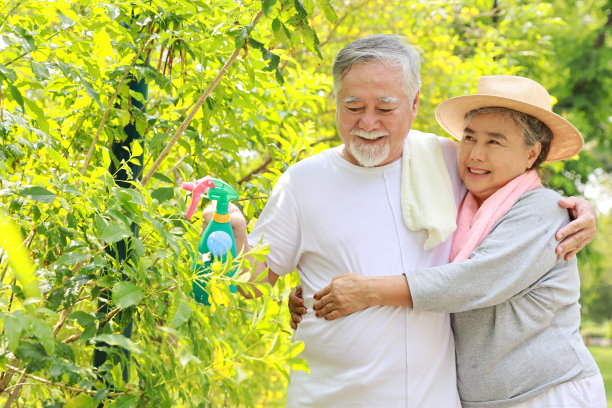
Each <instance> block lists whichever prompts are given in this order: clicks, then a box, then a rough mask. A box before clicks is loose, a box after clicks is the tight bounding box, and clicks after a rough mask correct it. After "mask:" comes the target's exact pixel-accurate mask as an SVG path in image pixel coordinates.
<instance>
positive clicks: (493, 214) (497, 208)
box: [450, 170, 542, 262]
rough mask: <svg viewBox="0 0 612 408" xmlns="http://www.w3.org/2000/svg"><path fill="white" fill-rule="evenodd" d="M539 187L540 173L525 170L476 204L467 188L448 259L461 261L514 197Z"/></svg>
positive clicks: (487, 232)
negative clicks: (479, 203)
mask: <svg viewBox="0 0 612 408" xmlns="http://www.w3.org/2000/svg"><path fill="white" fill-rule="evenodd" d="M540 187H542V181H541V180H540V176H538V173H536V171H535V170H529V171H527V172H525V173H523V174H521V175H520V176H518V177H516V178H514V179H513V180H511V181H510V182H508V183H507V184H506V185H505V186H503V187H502V188H500V189H499V190H497V191H496V192H495V193H493V195H491V196H490V197H489V198H487V199H486V200H485V201H484V202H483V203H482V205H481V206H480V207H478V203H477V202H476V197H474V195H473V194H472V193H470V192H469V191H468V193H467V195H466V196H465V198H464V199H463V202H462V203H461V207H460V208H459V214H458V215H457V231H455V237H454V238H453V244H452V246H451V252H450V261H451V262H461V261H464V260H466V259H467V258H469V257H470V255H471V254H472V251H473V250H474V249H476V248H477V247H478V245H480V243H481V242H482V241H483V240H484V239H485V237H486V236H487V235H488V234H489V232H490V231H491V228H493V226H494V225H495V223H496V222H497V221H499V220H500V218H501V217H503V216H504V214H506V213H507V212H508V210H510V208H511V207H512V206H513V205H514V203H516V200H518V199H519V197H520V196H521V195H523V194H524V193H526V192H527V191H531V190H535V189H536V188H540Z"/></svg>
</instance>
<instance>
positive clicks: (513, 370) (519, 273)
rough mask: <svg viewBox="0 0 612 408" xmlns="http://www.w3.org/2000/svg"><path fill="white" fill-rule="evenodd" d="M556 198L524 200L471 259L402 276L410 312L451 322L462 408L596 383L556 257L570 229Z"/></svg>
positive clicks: (573, 275)
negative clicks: (562, 232) (563, 232)
mask: <svg viewBox="0 0 612 408" xmlns="http://www.w3.org/2000/svg"><path fill="white" fill-rule="evenodd" d="M560 198H561V197H560V196H559V195H558V194H557V193H555V192H553V191H552V190H548V189H545V188H540V189H537V190H533V191H530V192H528V193H525V194H523V195H522V196H521V197H520V198H519V200H518V201H517V202H516V203H515V204H514V206H513V207H512V208H511V209H510V210H509V211H508V212H507V213H506V214H505V215H504V216H503V217H502V218H501V219H500V220H499V222H497V224H495V226H494V227H493V229H492V230H491V231H490V233H489V234H488V235H487V237H486V238H485V239H484V241H483V242H482V243H481V244H480V246H479V247H478V248H477V249H475V250H474V252H473V253H472V255H471V257H470V259H467V260H465V261H463V262H459V263H450V264H447V265H442V266H438V267H433V268H428V269H424V270H419V271H414V272H410V273H408V274H407V275H406V277H407V279H408V283H409V285H410V291H411V294H412V300H413V303H414V309H415V310H429V311H436V312H452V313H453V314H452V315H451V322H452V325H453V332H454V336H455V347H456V360H457V386H458V388H459V395H460V396H461V401H462V404H463V406H464V407H468V408H472V407H474V408H476V407H488V408H497V407H509V406H512V405H515V404H518V403H521V402H524V401H527V400H529V399H531V398H534V397H536V396H537V395H538V394H541V393H542V392H544V391H546V390H547V389H549V388H550V387H553V386H555V385H557V384H560V383H563V382H566V381H570V380H576V379H580V378H585V377H589V376H592V375H595V374H597V373H599V369H598V367H597V365H596V363H595V361H594V360H593V357H592V356H591V354H590V353H589V351H588V350H587V348H586V346H585V345H584V343H583V341H582V338H581V337H580V333H579V332H578V328H579V326H580V305H579V303H578V298H579V296H580V278H579V276H578V267H577V263H576V258H575V257H574V258H573V259H572V260H570V261H569V262H565V261H563V260H558V259H557V256H556V254H555V248H556V246H557V244H558V241H557V240H556V239H555V233H556V232H557V231H558V230H559V229H560V228H561V227H562V226H564V225H565V224H567V223H568V222H569V216H568V213H567V210H565V209H563V208H561V207H559V205H558V204H557V203H558V201H559V199H560ZM414 335H415V336H418V333H414Z"/></svg>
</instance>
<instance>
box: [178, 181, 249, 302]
mask: <svg viewBox="0 0 612 408" xmlns="http://www.w3.org/2000/svg"><path fill="white" fill-rule="evenodd" d="M202 180H204V179H202ZM212 181H213V183H214V187H213V188H211V189H210V190H208V198H209V199H211V200H216V201H217V207H216V209H215V211H214V213H213V217H212V219H211V220H210V223H209V224H208V226H207V227H206V230H204V233H203V234H202V238H201V239H200V243H199V245H198V253H199V255H198V256H197V257H196V259H194V262H193V269H194V270H195V271H197V273H198V278H196V280H194V282H193V285H192V295H193V297H194V299H195V300H197V301H198V302H200V303H202V304H204V305H210V302H209V300H208V293H207V292H206V289H205V288H206V284H207V281H208V277H206V276H205V275H206V274H208V273H210V271H209V267H210V265H211V264H212V263H213V261H214V260H215V259H219V260H220V261H221V262H226V261H227V252H228V251H229V253H231V255H232V259H234V258H235V257H236V240H235V238H234V232H233V231H232V226H231V224H230V216H229V202H230V201H231V200H235V199H237V198H238V193H236V191H235V190H234V189H233V188H232V187H231V186H230V185H229V184H227V183H225V182H224V181H221V180H219V179H214V178H213V179H212ZM186 189H187V188H186ZM194 199H196V198H195V197H194ZM205 254H210V256H209V257H208V260H207V261H205V262H204V263H200V262H199V260H200V259H202V256H203V255H205ZM235 271H236V270H235V268H233V269H231V271H230V272H229V276H233V275H234V273H235ZM230 292H232V293H236V285H231V286H230Z"/></svg>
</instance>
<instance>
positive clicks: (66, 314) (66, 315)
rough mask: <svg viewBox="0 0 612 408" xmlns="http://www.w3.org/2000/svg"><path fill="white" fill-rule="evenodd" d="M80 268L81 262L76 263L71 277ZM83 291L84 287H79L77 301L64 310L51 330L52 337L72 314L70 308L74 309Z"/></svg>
mask: <svg viewBox="0 0 612 408" xmlns="http://www.w3.org/2000/svg"><path fill="white" fill-rule="evenodd" d="M81 266H83V262H77V264H76V265H74V268H72V275H74V274H75V273H76V271H77V270H79V269H80V268H81ZM83 289H84V287H83V286H81V289H79V294H78V295H77V299H76V300H75V301H74V303H72V304H71V305H70V307H69V308H67V309H66V310H64V313H62V317H61V318H60V320H59V321H58V322H57V324H56V325H55V327H54V328H53V335H54V336H57V333H58V332H59V331H60V329H61V328H62V326H63V325H64V323H65V322H66V319H67V318H68V315H69V314H70V312H72V308H74V306H75V305H76V304H77V302H78V301H79V298H80V297H81V294H82V293H83Z"/></svg>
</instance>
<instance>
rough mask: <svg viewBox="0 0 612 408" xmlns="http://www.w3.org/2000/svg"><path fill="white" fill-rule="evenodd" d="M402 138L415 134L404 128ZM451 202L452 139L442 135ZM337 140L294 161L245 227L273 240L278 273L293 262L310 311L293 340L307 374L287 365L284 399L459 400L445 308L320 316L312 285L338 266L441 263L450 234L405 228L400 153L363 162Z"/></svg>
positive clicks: (454, 403) (414, 403)
mask: <svg viewBox="0 0 612 408" xmlns="http://www.w3.org/2000/svg"><path fill="white" fill-rule="evenodd" d="M409 137H418V132H416V131H411V134H410V136H409ZM440 143H441V145H442V150H443V152H444V156H445V160H446V163H447V166H448V170H449V174H450V176H451V181H452V184H453V189H454V192H455V196H456V201H457V204H458V203H459V200H460V199H461V198H462V194H463V192H464V190H463V188H462V187H461V182H460V180H459V177H458V176H457V164H456V147H455V143H454V142H452V141H450V140H448V139H443V138H440ZM341 148H342V147H339V148H334V149H329V150H326V151H323V152H322V153H320V154H317V155H315V156H312V157H309V158H307V159H304V160H302V161H300V162H299V163H297V164H296V165H294V166H291V167H290V168H289V169H288V170H287V171H286V172H285V173H284V174H283V175H282V176H281V177H280V178H279V180H278V182H277V184H276V186H275V187H274V190H273V192H272V195H271V196H270V199H269V200H268V202H267V204H266V206H265V208H264V210H263V212H262V213H261V215H260V217H259V219H258V221H257V224H256V226H255V228H254V229H253V231H252V233H251V234H250V235H249V244H250V245H251V246H254V245H255V244H257V243H258V242H259V240H260V239H261V240H262V241H263V242H265V243H268V244H270V253H269V254H268V256H267V259H266V263H267V265H268V267H269V268H270V269H271V270H272V271H273V272H275V273H276V274H278V275H285V274H287V273H290V272H291V271H293V270H294V269H295V268H297V270H298V273H299V275H300V279H301V282H302V287H303V294H304V301H305V303H306V307H307V308H308V311H309V312H308V313H307V314H306V315H304V316H303V320H302V322H301V323H300V324H299V327H298V329H297V331H296V332H295V336H294V340H295V341H300V340H301V341H303V342H304V344H305V348H304V351H303V352H302V353H301V355H300V356H301V357H304V358H305V359H306V360H307V361H308V364H309V368H310V374H307V373H305V372H302V371H294V372H292V373H291V381H290V385H289V388H288V391H287V406H288V407H311V406H312V407H385V408H387V407H388V408H392V407H414V408H429V407H431V408H439V407H444V408H452V407H460V404H459V399H458V396H457V390H456V378H455V355H454V343H453V336H452V332H451V328H450V322H449V315H448V314H445V313H432V312H415V311H413V310H412V309H410V308H407V307H391V306H377V307H371V308H368V309H365V310H362V311H359V312H357V313H354V314H351V315H349V316H345V317H342V318H339V319H336V320H332V321H327V320H324V319H321V318H317V317H315V315H314V312H313V311H312V305H313V303H314V300H313V297H312V296H313V295H314V293H315V292H317V291H319V290H320V289H322V288H324V287H325V286H327V285H328V284H329V283H330V282H331V280H332V278H333V277H334V276H336V275H341V274H344V273H349V272H350V273H357V274H362V275H366V276H384V275H400V274H402V273H404V272H406V271H409V270H415V269H422V268H427V267H430V266H436V265H441V264H445V263H448V255H449V250H450V243H451V239H450V238H449V239H448V240H447V241H446V242H444V243H442V244H440V245H439V246H437V247H436V248H434V249H432V250H430V251H424V250H423V243H424V242H425V240H426V232H424V231H417V232H413V231H410V230H408V229H407V228H406V226H405V225H404V221H403V218H402V212H401V204H400V181H401V180H400V176H401V160H397V161H395V162H393V163H391V164H388V165H385V166H381V167H374V168H364V167H359V166H355V165H353V164H351V163H349V162H347V161H346V160H344V159H343V158H342V157H341V156H340V151H341V150H340V149H341Z"/></svg>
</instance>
